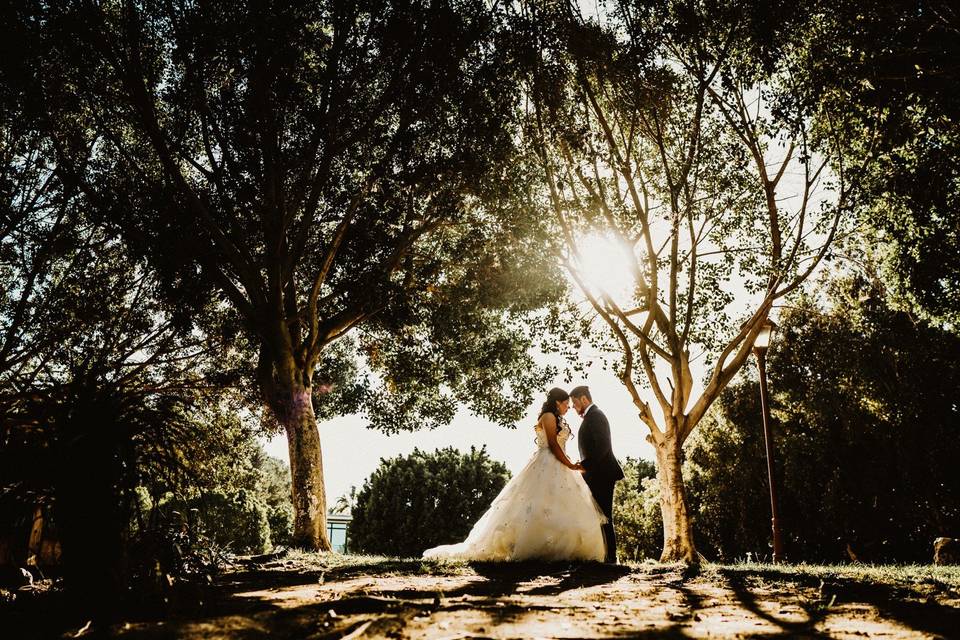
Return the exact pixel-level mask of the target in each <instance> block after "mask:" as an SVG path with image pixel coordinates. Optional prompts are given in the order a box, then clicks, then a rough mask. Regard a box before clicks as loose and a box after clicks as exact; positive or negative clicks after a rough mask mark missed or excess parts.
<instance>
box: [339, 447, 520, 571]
mask: <svg viewBox="0 0 960 640" xmlns="http://www.w3.org/2000/svg"><path fill="white" fill-rule="evenodd" d="M509 478H510V472H509V471H507V468H506V467H505V466H504V465H503V464H502V463H500V462H496V461H494V460H491V459H490V457H489V456H488V455H487V452H486V448H482V449H480V450H479V451H478V450H477V449H476V448H474V447H471V448H470V452H469V453H460V452H459V451H457V450H456V449H453V448H452V447H448V448H446V449H441V450H438V451H436V452H434V453H424V452H422V451H420V450H418V449H414V451H413V453H411V454H410V455H409V456H398V457H396V458H388V459H383V460H381V461H380V466H379V467H378V468H377V469H376V470H375V471H374V472H373V474H372V475H371V476H370V477H369V478H368V479H367V480H366V481H365V482H364V484H363V487H362V488H361V489H360V491H359V493H358V494H357V504H356V507H355V509H354V511H353V521H352V523H351V526H350V542H349V544H350V549H351V551H359V552H363V553H377V554H384V555H395V556H419V555H420V554H421V553H423V550H424V549H427V548H429V547H433V546H436V545H439V544H449V543H453V542H458V541H461V540H463V539H464V538H465V537H466V535H467V534H468V533H469V532H470V528H471V527H472V526H473V524H474V523H475V522H476V521H477V519H479V517H480V516H481V515H482V514H483V513H484V511H486V510H487V508H488V507H489V506H490V504H491V503H492V502H493V499H494V498H495V497H496V496H497V494H498V493H500V490H501V489H503V487H504V485H506V483H507V480H508V479H509Z"/></svg>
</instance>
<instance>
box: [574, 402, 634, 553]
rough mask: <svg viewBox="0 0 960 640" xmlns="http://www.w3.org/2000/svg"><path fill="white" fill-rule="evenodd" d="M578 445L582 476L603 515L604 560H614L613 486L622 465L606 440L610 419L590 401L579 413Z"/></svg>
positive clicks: (621, 470) (621, 473)
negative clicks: (581, 418)
mask: <svg viewBox="0 0 960 640" xmlns="http://www.w3.org/2000/svg"><path fill="white" fill-rule="evenodd" d="M577 446H578V447H579V448H580V464H582V465H583V468H584V469H586V471H585V472H584V474H583V479H584V480H585V481H586V482H587V486H588V487H590V491H591V493H593V497H594V498H595V499H596V501H597V504H599V505H600V508H601V509H602V510H603V514H604V515H605V516H607V524H605V525H603V538H604V540H605V542H606V545H607V557H606V561H607V562H616V561H617V536H616V534H615V533H614V531H613V487H614V485H615V484H616V483H617V481H618V480H621V479H623V469H621V468H620V463H619V462H617V458H616V457H615V456H614V455H613V446H612V445H611V444H610V423H609V422H608V421H607V416H605V415H603V412H602V411H600V409H599V408H597V406H596V405H593V404H591V405H590V406H589V407H587V412H586V413H585V414H584V416H583V423H582V424H581V425H580V433H579V434H578V435H577Z"/></svg>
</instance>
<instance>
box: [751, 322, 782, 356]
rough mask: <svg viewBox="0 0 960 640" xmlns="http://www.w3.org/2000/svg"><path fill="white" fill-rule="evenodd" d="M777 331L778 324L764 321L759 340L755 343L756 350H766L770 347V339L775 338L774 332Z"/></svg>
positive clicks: (758, 335)
mask: <svg viewBox="0 0 960 640" xmlns="http://www.w3.org/2000/svg"><path fill="white" fill-rule="evenodd" d="M776 329H777V323H776V322H774V321H773V320H771V319H770V318H767V319H766V320H764V321H763V325H761V327H760V333H758V334H757V339H756V341H755V342H754V343H753V347H754V348H755V349H766V348H767V347H769V346H770V338H771V337H772V336H773V332H774V331H776Z"/></svg>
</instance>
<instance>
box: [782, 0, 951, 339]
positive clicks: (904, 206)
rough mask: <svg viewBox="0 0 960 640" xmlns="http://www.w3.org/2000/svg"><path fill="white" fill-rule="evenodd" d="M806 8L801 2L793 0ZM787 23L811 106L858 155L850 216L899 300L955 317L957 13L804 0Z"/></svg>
mask: <svg viewBox="0 0 960 640" xmlns="http://www.w3.org/2000/svg"><path fill="white" fill-rule="evenodd" d="M804 4H807V3H804ZM806 10H807V11H810V15H809V16H808V18H807V20H808V21H807V22H806V24H805V25H804V26H803V27H802V28H801V29H799V30H798V31H797V34H799V35H800V36H801V38H802V39H803V41H804V42H803V44H802V46H799V47H798V49H797V50H798V56H799V57H800V58H801V59H802V64H801V65H800V69H802V72H801V73H800V74H798V79H800V81H801V82H802V83H803V84H804V86H805V89H806V91H807V92H808V96H809V98H808V100H809V102H810V103H811V104H813V105H817V106H819V107H822V108H823V109H824V113H826V114H837V113H842V114H843V115H844V117H845V119H846V120H847V122H848V123H849V125H848V126H845V127H839V128H837V129H836V134H837V135H838V138H839V139H840V140H842V142H843V144H844V145H845V146H846V147H847V148H849V149H850V152H851V153H856V154H863V155H864V156H865V157H868V158H870V162H869V163H868V165H867V171H866V172H864V175H863V177H862V180H861V184H860V185H859V187H860V189H859V195H860V198H859V204H860V207H859V212H860V215H861V218H862V220H863V221H864V223H866V225H868V226H869V227H871V228H873V229H875V230H876V231H877V241H878V242H879V244H880V245H881V246H882V247H884V249H885V250H884V251H883V253H884V254H885V255H886V257H887V259H886V261H885V262H886V264H885V265H884V266H885V271H886V273H885V277H886V278H887V280H888V281H889V282H890V284H891V285H892V286H893V288H894V289H895V290H896V292H897V294H898V298H899V299H900V304H901V305H905V306H906V307H908V308H913V309H916V310H917V311H919V312H922V313H923V314H924V315H926V316H927V317H930V318H932V319H934V320H938V321H940V322H948V323H951V324H952V325H953V326H956V324H957V322H958V321H960V305H958V303H957V301H958V300H960V225H958V213H957V212H958V210H960V169H958V167H960V164H958V162H957V158H958V157H960V98H958V96H957V93H956V92H955V91H953V87H954V86H955V84H956V82H957V79H958V74H957V66H956V60H957V58H958V56H960V37H958V34H960V13H958V11H957V8H956V5H955V3H952V2H949V1H947V0H907V1H902V0H877V1H874V2H869V3H864V2H859V1H857V0H839V1H837V2H833V1H831V2H829V3H822V4H821V3H818V2H814V3H809V4H808V5H807V7H806Z"/></svg>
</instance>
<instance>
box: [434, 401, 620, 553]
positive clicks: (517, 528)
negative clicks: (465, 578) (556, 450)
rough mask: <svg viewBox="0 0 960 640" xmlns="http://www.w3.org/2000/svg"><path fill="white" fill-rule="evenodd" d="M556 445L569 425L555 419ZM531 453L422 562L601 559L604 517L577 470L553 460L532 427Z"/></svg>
mask: <svg viewBox="0 0 960 640" xmlns="http://www.w3.org/2000/svg"><path fill="white" fill-rule="evenodd" d="M560 425H561V429H560V432H559V433H558V434H557V442H558V443H559V444H560V448H561V449H565V447H566V444H567V440H569V439H570V435H571V433H572V432H571V431H570V426H569V425H568V424H567V422H566V420H563V419H561V421H560ZM535 431H536V434H537V438H536V442H537V447H538V448H537V452H536V453H534V454H533V457H532V458H530V461H529V462H528V463H527V465H526V466H525V467H524V468H523V470H522V471H521V472H520V473H518V474H517V475H516V476H514V477H513V478H511V479H510V482H508V483H507V485H506V486H505V487H504V488H503V490H502V491H501V492H500V494H499V495H498V496H497V497H496V499H494V501H493V504H491V505H490V508H489V509H488V510H487V512H486V513H484V514H483V516H482V517H481V518H480V519H479V520H478V521H477V523H476V524H475V525H473V529H472V530H471V531H470V535H468V536H467V539H466V540H464V541H463V542H461V543H459V544H446V545H441V546H439V547H434V548H432V549H427V550H426V551H424V552H423V557H424V558H448V559H456V560H476V561H503V560H513V561H516V560H527V559H540V560H598V561H602V560H603V559H604V555H605V548H604V541H603V532H602V531H601V529H600V527H601V525H602V524H604V523H605V522H606V521H607V519H606V517H605V516H604V515H603V511H601V509H600V506H599V505H598V504H597V501H596V500H594V498H593V494H591V493H590V489H589V488H588V487H587V483H586V482H584V480H583V476H582V475H581V474H580V472H579V471H574V470H573V469H570V468H568V467H566V466H564V465H563V463H562V462H560V461H559V460H557V458H556V456H554V455H553V453H552V452H551V451H550V449H549V448H548V446H547V439H546V437H545V436H544V434H543V429H542V428H541V427H540V426H539V425H537V427H536V428H535Z"/></svg>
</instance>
